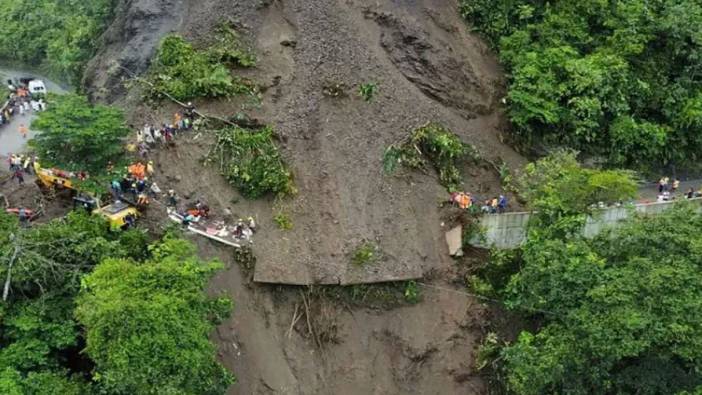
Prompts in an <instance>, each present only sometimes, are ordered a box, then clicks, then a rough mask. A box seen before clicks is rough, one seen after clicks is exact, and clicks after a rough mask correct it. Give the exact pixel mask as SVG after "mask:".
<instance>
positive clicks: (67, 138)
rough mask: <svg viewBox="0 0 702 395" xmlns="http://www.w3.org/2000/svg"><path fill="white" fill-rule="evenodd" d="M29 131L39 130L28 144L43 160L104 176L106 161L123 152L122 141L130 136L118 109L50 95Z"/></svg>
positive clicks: (72, 95)
mask: <svg viewBox="0 0 702 395" xmlns="http://www.w3.org/2000/svg"><path fill="white" fill-rule="evenodd" d="M32 128H34V129H37V130H40V131H41V134H38V135H37V136H36V137H35V138H34V139H32V140H31V141H30V145H31V146H32V148H34V149H35V150H36V151H37V153H38V154H39V157H40V158H41V160H42V161H44V162H47V164H48V165H54V166H58V167H62V168H65V169H67V170H75V171H83V170H85V171H89V172H93V173H103V172H104V171H105V168H106V166H107V163H108V162H109V161H113V160H114V161H116V160H117V159H118V158H119V157H120V156H121V155H122V154H123V153H124V148H123V146H124V144H123V138H124V137H125V136H126V135H127V134H128V133H129V129H128V128H127V127H126V125H125V121H124V114H123V113H122V111H121V110H118V109H116V108H114V107H108V106H102V105H92V104H90V103H89V102H88V99H87V98H85V97H84V96H78V95H74V94H69V95H62V96H50V97H49V103H48V107H47V110H46V111H43V112H41V113H39V117H38V118H37V119H36V120H35V121H34V122H33V123H32Z"/></svg>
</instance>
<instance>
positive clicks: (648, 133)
mask: <svg viewBox="0 0 702 395" xmlns="http://www.w3.org/2000/svg"><path fill="white" fill-rule="evenodd" d="M462 12H463V15H464V16H465V18H466V19H467V20H468V22H469V23H470V24H471V25H473V26H474V27H475V28H476V29H478V30H479V31H481V32H482V33H483V34H484V35H485V36H486V37H487V38H488V39H489V41H490V42H491V43H492V44H493V45H494V47H495V48H496V49H497V50H498V53H499V57H500V60H501V61H502V63H503V64H504V65H505V67H506V70H507V72H508V82H509V92H508V108H509V116H510V118H511V120H512V123H513V125H514V131H515V134H516V136H518V138H519V140H520V141H521V143H522V144H527V145H531V146H533V145H536V146H541V145H547V146H548V145H565V146H568V147H570V148H575V149H578V150H581V151H583V152H585V153H588V154H592V155H595V156H598V157H602V158H603V159H604V160H606V161H607V162H609V163H610V164H614V165H623V166H635V167H657V166H661V165H666V164H675V165H693V164H696V162H697V161H698V160H699V157H698V156H699V151H700V149H701V148H702V74H701V73H700V71H702V70H701V69H700V68H701V67H702V62H701V61H702V4H700V2H699V1H696V0H656V1H647V0H627V1H612V0H593V1H577V0H558V1H544V0H463V1H462Z"/></svg>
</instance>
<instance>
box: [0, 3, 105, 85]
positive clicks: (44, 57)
mask: <svg viewBox="0 0 702 395" xmlns="http://www.w3.org/2000/svg"><path fill="white" fill-rule="evenodd" d="M113 5H114V1H113V0H90V1H83V0H33V1H16V0H0V58H3V59H7V60H9V61H11V62H12V61H15V62H21V63H24V64H27V65H34V66H40V67H42V68H44V69H46V70H47V71H49V72H50V73H51V74H52V75H55V76H58V77H59V78H61V79H63V80H66V81H69V82H72V83H74V84H75V85H78V82H80V80H81V77H82V73H83V70H84V68H85V64H86V63H87V61H88V60H90V58H91V57H92V56H93V54H94V52H95V50H96V48H97V44H98V39H99V37H100V35H101V34H102V31H103V30H104V29H105V26H106V24H107V22H108V21H109V19H110V17H111V15H112V10H113Z"/></svg>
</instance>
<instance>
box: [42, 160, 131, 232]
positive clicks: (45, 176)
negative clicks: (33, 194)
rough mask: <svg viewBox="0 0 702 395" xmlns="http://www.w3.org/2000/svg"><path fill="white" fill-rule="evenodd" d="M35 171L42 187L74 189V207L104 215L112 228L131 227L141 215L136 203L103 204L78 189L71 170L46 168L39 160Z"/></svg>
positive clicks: (91, 195)
mask: <svg viewBox="0 0 702 395" xmlns="http://www.w3.org/2000/svg"><path fill="white" fill-rule="evenodd" d="M34 171H35V173H36V175H37V182H38V183H39V185H40V187H42V188H43V189H51V190H70V191H72V192H73V206H74V208H78V206H80V207H83V208H84V209H86V210H88V211H89V212H91V213H93V214H95V215H100V216H102V217H103V218H105V219H106V220H107V221H108V223H109V224H110V229H113V230H118V229H127V228H130V227H132V226H134V223H135V222H136V220H137V218H139V216H140V215H141V213H140V212H139V210H137V208H136V207H135V205H134V204H129V203H127V202H124V201H116V202H113V203H111V204H108V205H106V206H103V205H102V204H101V202H100V199H99V198H97V197H96V196H94V195H93V194H91V193H87V192H84V191H81V190H79V189H78V187H77V185H76V183H75V182H74V181H73V180H74V179H75V175H74V174H73V173H71V172H67V171H63V170H59V169H45V168H42V167H41V165H40V164H39V163H38V162H35V163H34Z"/></svg>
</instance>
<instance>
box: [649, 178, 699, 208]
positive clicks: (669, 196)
mask: <svg viewBox="0 0 702 395" xmlns="http://www.w3.org/2000/svg"><path fill="white" fill-rule="evenodd" d="M679 189H680V180H678V179H677V178H673V180H672V181H671V180H670V178H669V177H662V178H661V179H660V180H659V181H658V197H657V199H656V201H658V202H667V201H671V200H675V198H676V193H677V192H678V190H679ZM683 196H684V197H685V199H694V198H698V197H702V190H699V191H696V190H695V189H694V188H692V187H690V188H688V189H687V190H686V191H685V192H684V193H683Z"/></svg>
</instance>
